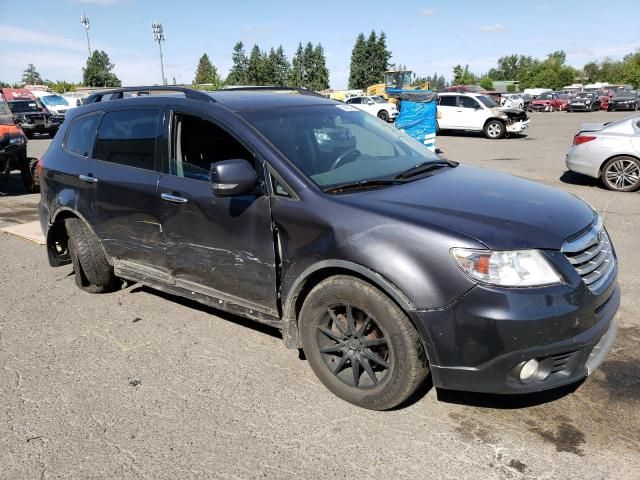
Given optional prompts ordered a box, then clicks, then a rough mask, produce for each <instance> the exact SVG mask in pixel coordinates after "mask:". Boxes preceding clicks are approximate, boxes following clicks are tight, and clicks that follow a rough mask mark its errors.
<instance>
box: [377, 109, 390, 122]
mask: <svg viewBox="0 0 640 480" xmlns="http://www.w3.org/2000/svg"><path fill="white" fill-rule="evenodd" d="M378 118H379V119H380V120H382V121H383V122H388V121H389V112H387V111H386V110H380V111H379V112H378Z"/></svg>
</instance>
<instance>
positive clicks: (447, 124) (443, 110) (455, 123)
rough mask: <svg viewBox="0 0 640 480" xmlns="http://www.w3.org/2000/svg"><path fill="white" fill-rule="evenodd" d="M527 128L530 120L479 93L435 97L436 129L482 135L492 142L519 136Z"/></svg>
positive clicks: (517, 111)
mask: <svg viewBox="0 0 640 480" xmlns="http://www.w3.org/2000/svg"><path fill="white" fill-rule="evenodd" d="M527 128H529V117H527V114H526V113H525V112H524V111H523V110H520V109H509V108H500V106H499V105H498V104H497V103H496V102H494V101H493V100H492V99H491V98H489V97H488V96H486V95H483V94H481V93H468V92H455V93H454V92H451V93H448V92H446V93H439V94H438V129H439V130H471V131H476V132H483V133H484V135H485V137H487V138H491V139H497V138H502V137H504V135H505V134H506V133H522V132H523V131H525V130H526V129H527Z"/></svg>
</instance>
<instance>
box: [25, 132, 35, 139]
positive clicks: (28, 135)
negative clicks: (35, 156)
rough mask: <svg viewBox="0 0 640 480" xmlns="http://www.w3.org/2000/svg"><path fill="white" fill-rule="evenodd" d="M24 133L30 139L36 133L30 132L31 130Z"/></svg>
mask: <svg viewBox="0 0 640 480" xmlns="http://www.w3.org/2000/svg"><path fill="white" fill-rule="evenodd" d="M24 134H25V136H26V137H27V138H28V139H29V140H31V139H32V138H33V135H34V134H33V132H29V131H25V132H24Z"/></svg>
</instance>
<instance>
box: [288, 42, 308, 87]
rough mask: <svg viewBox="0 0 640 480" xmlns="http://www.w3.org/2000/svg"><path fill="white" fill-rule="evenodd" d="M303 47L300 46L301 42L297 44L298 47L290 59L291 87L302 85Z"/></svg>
mask: <svg viewBox="0 0 640 480" xmlns="http://www.w3.org/2000/svg"><path fill="white" fill-rule="evenodd" d="M303 57H304V49H303V48H302V43H299V44H298V49H297V50H296V54H295V55H294V56H293V59H292V61H291V65H292V67H291V75H290V78H289V84H290V86H292V87H303V86H304V76H305V75H304V66H303V61H304V58H303Z"/></svg>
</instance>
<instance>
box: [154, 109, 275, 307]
mask: <svg viewBox="0 0 640 480" xmlns="http://www.w3.org/2000/svg"><path fill="white" fill-rule="evenodd" d="M168 119H169V121H168V122H167V125H168V128H167V131H166V135H167V136H168V137H169V139H170V141H169V152H168V156H169V165H168V166H167V168H168V172H166V173H165V174H164V175H162V177H161V178H160V182H159V185H158V194H159V196H160V198H161V205H160V212H161V218H162V227H163V230H164V235H165V239H166V242H167V254H168V261H169V264H170V268H171V270H172V272H173V275H174V276H175V280H176V285H178V286H181V287H183V288H189V289H191V290H193V291H196V292H198V293H203V294H206V295H210V296H213V297H216V298H220V299H223V300H226V301H229V302H231V303H235V304H239V305H242V306H244V307H246V308H250V309H255V310H256V311H261V312H263V313H268V314H271V315H277V297H276V267H275V263H276V262H275V252H274V237H273V231H272V224H271V210H270V202H269V197H268V195H267V194H263V193H261V192H256V193H254V194H248V195H241V196H233V197H218V196H215V195H214V194H213V192H212V189H211V182H210V173H209V172H210V169H211V164H213V163H215V162H218V161H221V160H229V159H234V158H242V159H246V160H248V161H250V162H251V163H252V164H253V165H254V167H257V173H258V176H259V177H260V176H261V173H260V170H261V167H260V163H259V162H258V161H257V159H256V157H255V155H254V154H253V153H252V152H251V151H249V150H248V149H247V148H246V147H245V146H244V145H243V144H242V143H241V142H240V141H238V140H237V139H236V138H234V136H232V135H230V134H229V133H228V132H227V130H226V129H225V128H223V127H222V126H221V124H219V123H218V122H217V120H216V119H214V118H213V117H212V116H209V115H208V114H205V113H203V112H199V111H197V110H190V109H187V108H177V107H176V108H174V109H173V111H170V112H168Z"/></svg>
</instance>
